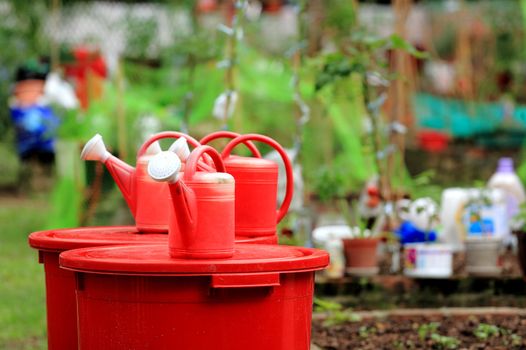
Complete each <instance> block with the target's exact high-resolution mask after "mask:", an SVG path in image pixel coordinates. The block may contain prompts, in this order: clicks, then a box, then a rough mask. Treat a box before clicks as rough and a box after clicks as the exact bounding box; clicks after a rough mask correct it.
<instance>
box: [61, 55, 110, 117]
mask: <svg viewBox="0 0 526 350" xmlns="http://www.w3.org/2000/svg"><path fill="white" fill-rule="evenodd" d="M73 56H74V58H75V61H74V62H71V63H67V64H65V65H64V68H65V74H66V76H67V77H69V78H72V79H73V80H74V83H75V92H76V94H77V98H78V99H79V101H80V105H81V107H82V109H84V110H86V109H87V108H88V107H89V103H90V100H91V99H93V98H94V97H96V96H90V92H91V94H93V93H94V91H92V90H95V91H97V90H98V89H96V88H95V86H94V85H100V83H98V84H96V83H95V82H94V78H98V79H103V78H105V77H106V76H107V69H106V62H105V61H104V58H103V57H102V55H101V54H100V53H99V52H97V51H93V50H90V49H88V48H86V47H77V48H75V49H74V50H73ZM90 78H91V81H90ZM100 93H101V92H99V93H97V92H95V95H98V94H100Z"/></svg>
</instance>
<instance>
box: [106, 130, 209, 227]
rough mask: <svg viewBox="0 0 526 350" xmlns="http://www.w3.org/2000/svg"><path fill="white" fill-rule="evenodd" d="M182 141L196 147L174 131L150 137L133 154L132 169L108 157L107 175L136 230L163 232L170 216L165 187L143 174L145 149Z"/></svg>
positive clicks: (193, 140) (145, 164)
mask: <svg viewBox="0 0 526 350" xmlns="http://www.w3.org/2000/svg"><path fill="white" fill-rule="evenodd" d="M180 137H184V138H185V139H186V140H187V141H188V142H189V143H190V144H191V145H192V146H194V147H197V146H199V142H198V141H197V140H195V139H194V138H193V137H191V136H188V135H186V134H183V133H180V132H177V131H165V132H161V133H158V134H155V135H153V136H152V137H150V138H149V139H148V140H147V141H146V142H145V143H144V144H143V145H142V146H141V148H140V149H139V152H138V153H137V166H136V168H134V167H132V166H130V165H128V164H126V163H125V162H123V161H122V160H120V159H118V158H116V157H114V156H110V157H109V158H108V159H107V160H106V162H105V163H104V164H105V165H106V168H107V169H108V171H109V172H110V173H111V175H112V177H113V179H114V180H115V182H116V183H117V186H118V187H119V189H120V190H121V192H122V195H123V196H124V199H125V200H126V203H127V204H128V207H129V208H130V211H131V213H132V215H133V217H134V218H135V224H136V225H137V229H138V230H139V231H143V232H167V231H168V218H169V215H170V198H169V197H170V196H169V191H168V186H167V184H166V183H161V182H155V181H153V180H152V179H151V178H150V177H149V176H148V172H147V170H146V167H147V165H148V162H149V160H150V158H151V156H149V155H147V154H146V150H147V149H148V147H149V146H150V145H151V144H152V143H154V142H155V141H157V140H160V139H165V138H180Z"/></svg>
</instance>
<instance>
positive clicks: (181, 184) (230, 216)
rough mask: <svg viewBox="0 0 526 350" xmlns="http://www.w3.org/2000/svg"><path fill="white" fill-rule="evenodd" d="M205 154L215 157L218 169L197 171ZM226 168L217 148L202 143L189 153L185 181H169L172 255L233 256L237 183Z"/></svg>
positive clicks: (194, 256) (183, 179)
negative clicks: (205, 171)
mask: <svg viewBox="0 0 526 350" xmlns="http://www.w3.org/2000/svg"><path fill="white" fill-rule="evenodd" d="M205 155H208V156H209V157H210V159H212V160H213V162H214V165H215V168H216V169H217V171H218V172H214V173H203V172H196V170H197V165H198V164H199V161H200V159H201V158H202V157H203V156H205ZM161 161H162V160H161ZM170 166H171V165H170V164H166V167H170ZM159 167H162V166H161V165H159ZM224 170H225V168H224V165H223V161H222V159H221V156H220V155H219V153H217V151H216V150H214V149H213V148H212V147H210V146H199V147H197V148H196V149H194V150H193V151H192V152H191V153H190V156H189V157H188V160H187V162H186V168H185V172H184V175H183V176H182V180H179V181H177V182H172V183H169V184H168V186H169V189H170V194H171V199H172V205H171V208H172V214H171V216H170V220H169V248H170V254H171V255H172V256H173V257H185V258H195V259H210V258H228V257H230V256H232V254H233V251H234V234H235V231H234V223H235V221H234V200H235V197H234V196H235V185H234V179H233V177H232V176H231V175H229V174H227V173H225V172H224Z"/></svg>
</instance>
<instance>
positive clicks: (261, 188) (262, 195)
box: [221, 134, 294, 237]
mask: <svg viewBox="0 0 526 350" xmlns="http://www.w3.org/2000/svg"><path fill="white" fill-rule="evenodd" d="M247 141H259V142H263V143H266V144H267V145H270V146H272V147H273V148H274V149H275V150H276V151H278V153H279V154H280V155H281V158H282V159H283V162H284V164H285V172H286V175H287V187H286V188H287V192H286V194H285V198H284V199H283V203H282V204H281V206H280V208H279V209H278V210H277V211H276V202H277V192H278V165H277V164H276V163H275V162H273V161H270V160H267V159H260V158H251V157H239V156H232V155H230V153H231V151H232V149H233V148H234V147H236V146H237V145H239V144H240V143H245V142H247ZM221 155H222V157H223V161H224V163H225V167H226V171H227V172H228V173H230V174H231V175H232V176H234V179H235V180H236V237H237V236H243V237H258V236H272V235H276V225H277V223H279V222H280V221H281V219H283V217H284V216H285V214H287V210H288V208H289V205H290V201H291V200H292V195H293V190H294V179H293V173H292V164H291V162H290V159H289V158H288V156H287V153H286V152H285V150H284V149H283V148H282V147H281V146H280V144H279V143H277V142H276V141H274V140H273V139H271V138H270V137H268V136H264V135H259V134H246V135H242V136H238V137H236V138H235V139H233V140H232V141H230V142H229V143H228V144H227V145H226V147H225V149H224V150H223V152H222V154H221Z"/></svg>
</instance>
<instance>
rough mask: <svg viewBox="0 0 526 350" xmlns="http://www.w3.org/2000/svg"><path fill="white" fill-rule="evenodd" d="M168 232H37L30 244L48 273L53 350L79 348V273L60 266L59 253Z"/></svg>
mask: <svg viewBox="0 0 526 350" xmlns="http://www.w3.org/2000/svg"><path fill="white" fill-rule="evenodd" d="M167 241H168V235H166V234H155V233H151V234H139V233H138V231H137V229H136V228H135V227H134V226H119V227H85V228H76V229H60V230H49V231H39V232H34V233H32V234H31V235H30V236H29V245H30V246H31V247H33V248H35V249H38V260H39V262H40V263H41V264H44V271H45V274H46V309H47V333H48V334H47V335H48V349H49V350H72V349H77V306H76V302H75V276H74V274H73V273H72V272H71V271H67V270H63V269H60V268H59V265H58V256H59V254H60V253H61V252H63V251H65V250H69V249H75V248H84V247H95V246H107V245H114V244H142V243H150V244H152V243H160V242H167Z"/></svg>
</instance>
